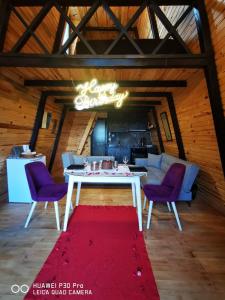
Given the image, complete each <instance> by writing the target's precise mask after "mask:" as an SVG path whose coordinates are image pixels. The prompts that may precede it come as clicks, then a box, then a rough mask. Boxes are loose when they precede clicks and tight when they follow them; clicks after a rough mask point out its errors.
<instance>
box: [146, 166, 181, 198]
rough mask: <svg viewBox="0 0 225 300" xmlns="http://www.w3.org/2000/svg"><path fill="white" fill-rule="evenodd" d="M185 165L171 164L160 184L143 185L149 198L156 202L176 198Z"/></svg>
mask: <svg viewBox="0 0 225 300" xmlns="http://www.w3.org/2000/svg"><path fill="white" fill-rule="evenodd" d="M185 168H186V167H185V165H183V164H179V163H175V164H172V165H171V167H170V168H169V170H168V171H167V173H166V176H165V177H164V179H163V181H162V183H161V184H160V185H152V184H146V185H144V187H143V189H144V193H145V195H146V197H147V198H148V199H149V200H152V201H158V202H167V201H168V202H173V201H177V200H178V196H179V194H180V190H181V187H182V183H183V179H184V174H185Z"/></svg>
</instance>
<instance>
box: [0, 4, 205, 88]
mask: <svg viewBox="0 0 225 300" xmlns="http://www.w3.org/2000/svg"><path fill="white" fill-rule="evenodd" d="M161 8H162V9H163V11H164V13H165V14H166V16H167V17H168V19H169V20H170V22H171V23H172V24H175V22H176V21H177V20H178V18H179V17H180V15H181V14H182V13H183V11H184V10H185V9H186V6H164V7H161ZM16 9H17V11H18V12H19V14H21V16H22V17H23V18H24V20H25V21H26V23H27V24H29V23H30V22H31V21H32V20H33V19H34V17H35V16H36V15H37V14H38V12H39V11H40V7H18V8H16ZM88 9H89V7H79V8H78V7H70V9H69V12H68V15H69V16H70V18H71V20H72V21H73V23H74V24H75V25H77V24H78V23H79V22H80V20H81V19H82V17H83V15H84V14H85V13H86V11H87V10H88ZM137 9H138V7H134V6H130V7H112V10H113V12H114V13H115V15H116V16H117V17H118V19H119V20H120V22H121V23H122V24H123V25H126V24H127V22H128V21H129V19H130V17H131V16H132V15H133V14H134V13H135V11H136V10H137ZM59 17H60V14H59V12H58V11H57V9H56V8H52V9H51V10H50V12H49V13H48V14H47V16H46V17H45V19H44V20H43V22H42V23H41V24H40V25H39V26H38V28H37V29H36V31H35V34H37V36H38V37H39V38H40V40H41V41H42V42H43V43H44V45H45V47H46V48H47V50H48V51H49V52H51V51H52V47H53V44H54V40H55V35H56V30H57V26H58V22H59ZM185 23H186V24H185V25H184V24H183V23H182V24H181V26H179V28H178V31H179V33H180V34H181V36H182V38H183V39H184V40H185V42H187V44H188V46H189V47H190V48H191V50H192V51H193V52H194V53H197V52H198V49H199V46H198V43H197V31H196V26H195V22H194V21H193V15H190V16H189V17H188V18H186V20H185ZM157 24H158V28H159V33H160V37H161V38H163V37H164V36H165V34H166V33H167V30H166V29H165V27H164V26H163V25H162V24H161V22H160V21H159V19H157ZM87 26H89V27H113V26H114V24H113V23H112V21H111V20H110V18H109V16H108V15H107V14H106V13H105V11H104V10H103V8H99V9H98V10H97V12H96V13H95V14H94V15H93V17H92V18H91V20H90V21H89V22H88V24H87ZM133 27H134V28H137V31H138V35H139V37H140V38H152V32H151V28H150V22H149V16H148V12H147V9H145V10H144V11H143V13H142V14H141V16H140V17H139V18H138V20H137V21H136V22H135V24H134V25H133ZM187 28H188V30H187ZM24 31H25V26H24V25H23V24H22V23H21V22H20V21H19V19H18V16H16V14H15V13H12V14H11V17H10V21H9V26H8V32H7V35H6V42H5V46H4V52H7V51H10V49H12V47H13V46H14V44H15V41H16V40H18V38H19V37H20V36H21V34H22V33H23V32H24ZM110 34H111V35H112V33H105V34H104V35H102V34H101V33H99V32H97V31H96V32H92V33H91V38H96V39H101V38H105V37H106V36H108V38H110ZM113 34H114V35H115V33H113ZM41 51H42V49H40V47H39V45H38V44H37V42H36V41H35V39H34V38H33V37H31V38H30V39H29V41H28V43H27V44H26V45H25V46H24V47H23V49H22V52H23V53H41ZM12 71H13V76H12ZM0 72H1V74H2V76H5V77H8V78H10V79H11V80H12V77H13V78H14V79H15V81H16V82H18V81H19V82H21V83H22V82H23V81H24V80H28V79H33V80H35V79H42V80H47V79H48V80H63V79H64V80H91V79H92V78H97V79H99V80H109V81H116V80H187V79H188V78H190V77H191V76H192V75H193V74H194V73H196V72H198V70H196V69H190V70H185V69H45V68H1V69H0ZM38 89H39V90H47V89H49V88H46V87H42V88H38ZM52 89H53V88H51V90H52ZM54 89H55V90H72V89H70V88H54ZM54 89H53V90H54ZM129 90H130V91H171V92H173V91H174V90H175V88H133V89H131V88H130V89H129Z"/></svg>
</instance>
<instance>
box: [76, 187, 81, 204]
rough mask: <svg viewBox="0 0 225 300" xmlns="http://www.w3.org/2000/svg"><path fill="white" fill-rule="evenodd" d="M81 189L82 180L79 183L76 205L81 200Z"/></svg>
mask: <svg viewBox="0 0 225 300" xmlns="http://www.w3.org/2000/svg"><path fill="white" fill-rule="evenodd" d="M80 189H81V181H78V183H77V195H76V206H78V205H79V202H80Z"/></svg>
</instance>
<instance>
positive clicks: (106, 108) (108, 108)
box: [69, 105, 154, 112]
mask: <svg viewBox="0 0 225 300" xmlns="http://www.w3.org/2000/svg"><path fill="white" fill-rule="evenodd" d="M152 109H154V106H140V107H137V106H129V107H127V106H124V107H121V108H120V109H118V108H115V107H114V106H113V105H107V106H101V107H93V108H90V109H84V110H82V111H95V112H96V111H115V110H118V111H124V112H126V111H151V110H152ZM69 111H77V112H80V111H81V110H77V109H76V108H69Z"/></svg>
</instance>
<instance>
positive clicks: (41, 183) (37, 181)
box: [24, 162, 67, 230]
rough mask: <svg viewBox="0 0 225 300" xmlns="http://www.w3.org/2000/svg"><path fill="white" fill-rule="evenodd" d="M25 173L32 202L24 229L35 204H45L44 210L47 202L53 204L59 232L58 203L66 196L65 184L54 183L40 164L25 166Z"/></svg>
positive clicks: (33, 163) (44, 167)
mask: <svg viewBox="0 0 225 300" xmlns="http://www.w3.org/2000/svg"><path fill="white" fill-rule="evenodd" d="M25 172H26V176H27V181H28V186H29V189H30V194H31V198H32V199H33V201H34V202H33V204H32V206H31V210H30V212H29V215H28V217H27V220H26V223H25V226H24V227H25V228H27V226H28V224H29V222H30V219H31V217H32V214H33V212H34V209H35V207H36V205H37V202H46V204H45V208H46V207H47V204H48V202H54V206H55V216H56V225H57V229H58V230H60V222H59V208H58V201H59V200H60V199H62V198H63V197H64V196H65V195H66V193H67V184H66V183H63V184H56V183H54V181H53V179H52V177H51V175H50V174H49V172H48V169H47V168H46V166H45V164H43V163H42V162H32V163H29V164H27V165H25Z"/></svg>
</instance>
